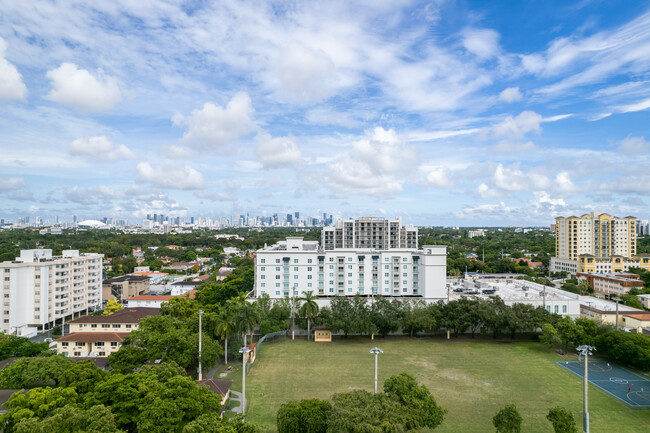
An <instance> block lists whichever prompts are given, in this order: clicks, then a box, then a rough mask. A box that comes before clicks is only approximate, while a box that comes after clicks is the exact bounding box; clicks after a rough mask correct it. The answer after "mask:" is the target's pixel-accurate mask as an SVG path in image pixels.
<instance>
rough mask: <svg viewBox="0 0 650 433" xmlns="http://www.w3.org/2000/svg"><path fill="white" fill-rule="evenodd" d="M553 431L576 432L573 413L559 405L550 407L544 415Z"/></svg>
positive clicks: (562, 432)
mask: <svg viewBox="0 0 650 433" xmlns="http://www.w3.org/2000/svg"><path fill="white" fill-rule="evenodd" d="M546 419H548V420H549V421H550V422H551V424H553V430H554V431H555V433H578V427H576V421H575V419H574V418H573V414H572V413H571V412H569V411H568V410H566V409H565V408H563V407H561V406H556V407H554V408H551V409H550V410H549V411H548V415H546Z"/></svg>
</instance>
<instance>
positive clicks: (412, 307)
mask: <svg viewBox="0 0 650 433" xmlns="http://www.w3.org/2000/svg"><path fill="white" fill-rule="evenodd" d="M435 324H436V321H435V317H434V315H433V314H432V310H431V308H430V307H428V306H427V305H426V303H425V302H424V301H422V300H415V301H405V302H403V303H402V328H403V329H404V330H406V331H408V332H409V335H410V336H411V337H413V335H415V333H417V332H421V331H425V330H427V329H431V328H433V327H434V326H435Z"/></svg>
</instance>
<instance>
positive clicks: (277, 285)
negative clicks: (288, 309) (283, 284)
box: [275, 283, 280, 295]
mask: <svg viewBox="0 0 650 433" xmlns="http://www.w3.org/2000/svg"><path fill="white" fill-rule="evenodd" d="M275 287H280V283H275ZM279 294H280V293H278V295H279Z"/></svg>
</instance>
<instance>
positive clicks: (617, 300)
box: [611, 297, 622, 331]
mask: <svg viewBox="0 0 650 433" xmlns="http://www.w3.org/2000/svg"><path fill="white" fill-rule="evenodd" d="M611 299H612V301H616V330H617V331H618V302H619V301H622V299H621V298H618V297H613V298H611Z"/></svg>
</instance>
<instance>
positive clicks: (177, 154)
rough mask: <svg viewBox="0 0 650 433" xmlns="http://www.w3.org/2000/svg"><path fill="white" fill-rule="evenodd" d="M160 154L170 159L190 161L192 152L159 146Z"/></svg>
mask: <svg viewBox="0 0 650 433" xmlns="http://www.w3.org/2000/svg"><path fill="white" fill-rule="evenodd" d="M160 153H162V154H163V155H165V156H166V157H168V158H171V159H190V158H191V157H192V152H190V150H189V149H187V148H185V147H183V146H176V145H173V144H172V145H168V146H161V147H160Z"/></svg>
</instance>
